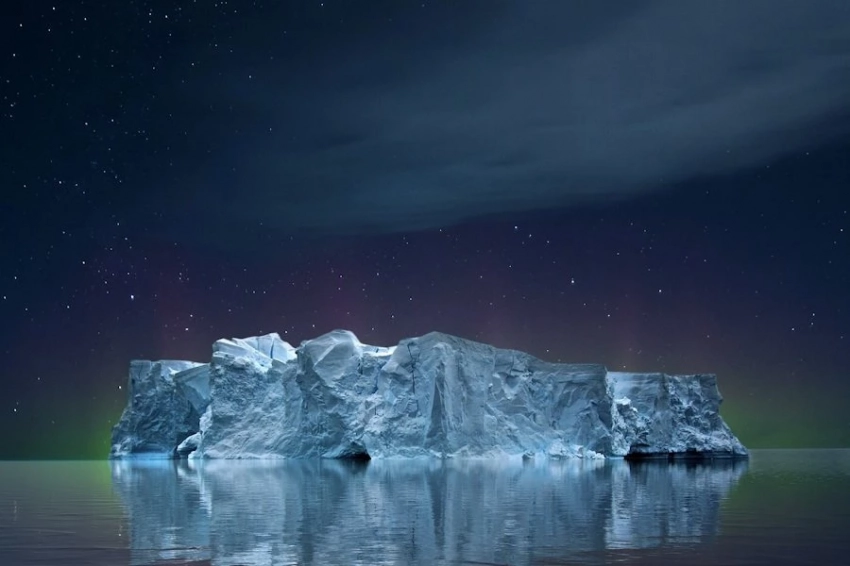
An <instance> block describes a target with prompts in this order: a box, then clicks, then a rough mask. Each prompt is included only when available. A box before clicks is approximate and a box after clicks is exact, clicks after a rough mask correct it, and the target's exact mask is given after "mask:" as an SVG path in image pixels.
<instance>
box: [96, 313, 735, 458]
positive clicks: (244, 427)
mask: <svg viewBox="0 0 850 566" xmlns="http://www.w3.org/2000/svg"><path fill="white" fill-rule="evenodd" d="M721 401H722V398H721V396H720V392H719V391H718V389H717V380H716V378H715V376H714V375H709V374H699V375H667V374H663V373H625V372H609V371H607V370H606V369H605V367H604V366H602V365H596V364H561V363H550V362H545V361H542V360H540V359H537V358H535V357H533V356H531V355H529V354H526V353H523V352H519V351H515V350H504V349H500V348H495V347H493V346H490V345H487V344H482V343H479V342H473V341H471V340H465V339H463V338H458V337H456V336H450V335H447V334H442V333H439V332H431V333H429V334H426V335H424V336H421V337H417V338H409V339H405V340H402V341H401V342H400V343H399V344H398V345H397V346H393V347H389V348H385V347H378V346H368V345H366V344H362V343H361V342H360V341H359V340H358V339H357V337H356V336H355V335H354V334H353V333H351V332H349V331H346V330H335V331H333V332H329V333H328V334H325V335H323V336H319V337H318V338H315V339H313V340H307V341H305V342H303V343H302V344H301V345H300V346H299V347H298V348H295V347H293V346H291V345H290V344H288V343H286V342H284V341H283V340H281V338H280V336H278V335H277V334H268V335H265V336H259V337H252V338H246V339H233V340H218V341H217V342H216V343H215V344H214V345H213V355H212V360H211V361H210V362H209V363H206V364H200V363H193V362H180V361H160V362H149V361H133V362H131V364H130V383H129V402H128V404H127V407H126V408H125V410H124V414H123V415H122V417H121V420H120V421H119V423H118V424H117V425H116V426H115V428H114V429H113V434H112V448H111V452H110V456H111V457H113V458H122V457H131V456H132V457H140V456H148V457H160V458H161V457H167V458H175V457H191V458H198V457H206V458H302V457H320V458H376V457H377V458H382V457H393V456H401V457H417V456H428V457H504V456H517V457H544V458H570V457H584V458H601V457H605V456H615V457H616V456H619V457H623V456H625V457H657V456H664V457H675V456H679V455H682V456H699V457H723V456H726V457H739V456H746V455H747V450H746V449H745V448H744V446H743V445H742V444H741V442H740V441H739V440H738V439H737V438H736V437H735V435H734V434H732V431H731V430H730V429H729V427H728V426H727V425H726V423H725V422H723V419H722V418H721V417H720V414H719V408H720V403H721Z"/></svg>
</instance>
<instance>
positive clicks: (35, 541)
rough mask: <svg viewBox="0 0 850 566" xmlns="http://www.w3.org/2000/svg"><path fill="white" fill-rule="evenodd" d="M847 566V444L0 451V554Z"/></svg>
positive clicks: (76, 559) (117, 561)
mask: <svg viewBox="0 0 850 566" xmlns="http://www.w3.org/2000/svg"><path fill="white" fill-rule="evenodd" d="M35 564H40V565H41V564H52V565H53V564H55V565H67V566H72V565H80V564H91V565H110V566H114V565H123V564H132V565H152V564H162V565H165V564H168V565H172V566H175V565H188V564H192V565H196V566H201V565H227V566H233V565H240V564H244V565H284V564H317V565H319V564H321V565H326V564H345V565H352V564H369V565H373V564H375V565H377V564H423V565H425V564H428V565H430V564H477V565H482V564H485V565H486V564H516V565H531V564H570V565H576V564H647V565H648V564H688V565H703V564H733V565H734V564H741V565H743V564H770V565H781V564H818V565H820V564H850V450H755V451H753V453H752V457H751V458H750V459H749V461H738V462H729V461H719V462H717V461H716V462H713V463H705V464H668V463H666V462H656V463H643V464H630V463H628V462H624V461H605V462H597V461H563V462H552V463H548V462H547V463H511V462H499V461H449V462H438V461H414V462H411V461H372V462H368V463H346V462H338V461H298V462H268V461H266V462H250V461H236V462H232V461H231V462H205V463H203V465H201V464H198V465H189V464H187V463H186V462H182V463H175V462H163V461H158V462H153V461H147V462H136V463H131V462H107V461H97V462H0V565H3V566H26V565H35Z"/></svg>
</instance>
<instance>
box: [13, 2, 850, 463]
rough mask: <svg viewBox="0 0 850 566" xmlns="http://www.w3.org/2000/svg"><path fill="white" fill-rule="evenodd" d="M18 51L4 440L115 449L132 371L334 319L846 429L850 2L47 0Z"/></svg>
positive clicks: (766, 436) (755, 421) (297, 338)
mask: <svg viewBox="0 0 850 566" xmlns="http://www.w3.org/2000/svg"><path fill="white" fill-rule="evenodd" d="M0 46H2V47H1V48H0V143H2V152H1V153H0V182H2V201H0V202H2V207H0V254H2V255H0V322H2V324H0V347H2V354H3V362H2V366H1V367H2V369H0V383H2V395H0V427H2V430H3V433H2V436H1V437H0V457H3V458H30V457H103V456H105V455H106V453H107V451H108V437H109V433H110V428H111V425H112V424H114V422H115V421H116V420H117V418H118V416H119V415H120V412H121V410H122V408H123V406H124V404H125V401H126V386H125V383H126V375H127V366H128V363H129V361H130V359H133V358H147V359H160V358H185V359H193V360H198V361H206V360H208V359H209V356H210V350H211V344H212V342H213V341H214V340H216V339H218V338H222V337H232V336H239V337H243V336H249V335H256V334H260V333H267V332H273V331H276V332H279V333H280V334H281V336H282V337H284V339H286V340H288V341H289V342H291V343H293V344H296V345H297V344H298V343H299V342H301V341H302V340H306V339H309V338H313V337H315V336H318V335H319V334H322V333H324V332H327V331H329V330H332V329H334V328H347V329H350V330H353V331H354V332H355V333H356V334H357V335H358V337H359V338H360V339H361V340H362V341H363V342H366V343H373V344H380V345H391V344H395V343H397V342H398V340H400V339H401V338H404V337H409V336H415V335H421V334H424V333H426V332H428V331H431V330H440V331H443V332H448V333H452V334H457V335H460V336H463V337H467V338H472V339H476V340H481V341H485V342H489V343H492V344H494V345H496V346H500V347H513V348H516V349H520V350H525V351H528V352H530V353H532V354H534V355H537V356H539V357H541V358H544V359H547V360H552V361H558V360H560V361H569V362H599V363H604V364H605V365H607V366H608V367H609V368H610V369H623V368H625V369H627V370H636V371H644V370H646V371H649V370H663V371H668V372H714V373H717V374H718V377H719V383H720V388H721V392H722V393H723V394H724V397H725V402H724V405H723V415H724V416H725V417H726V419H727V421H728V422H729V423H730V425H731V426H732V428H733V430H735V432H737V433H738V434H739V436H740V437H741V439H742V441H743V442H744V443H745V444H747V445H748V446H750V447H780V446H850V369H848V368H850V193H849V192H848V187H850V3H848V2H847V1H846V0H835V1H810V2H799V1H793V0H748V1H747V2H700V3H696V2H679V1H671V2H628V3H626V2H616V3H606V2H565V1H560V0H558V1H552V2H545V1H535V2H525V1H522V2H498V1H486V2H485V1H464V2H430V1H426V2H422V1H419V2H401V1H392V2H377V1H369V2H366V1H362V2H359V1H345V2H340V1H332V0H329V1H325V2H319V1H310V2H300V1H292V2H271V1H268V2H260V1H257V2H249V1H244V2H241V1H235V0H234V1H232V2H227V1H221V2H213V1H212V0H209V1H208V0H197V1H192V2H189V1H185V2H174V1H170V2H169V1H148V2H146V1H126V2H112V1H105V0H101V1H98V2H95V1H82V0H63V1H62V2H58V1H57V2H55V3H50V2H44V1H40V0H39V1H35V2H21V3H16V4H15V6H14V7H13V8H12V11H11V12H9V11H6V12H4V15H3V17H2V18H0Z"/></svg>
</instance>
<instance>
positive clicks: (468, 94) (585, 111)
mask: <svg viewBox="0 0 850 566" xmlns="http://www.w3.org/2000/svg"><path fill="white" fill-rule="evenodd" d="M490 5H493V6H495V7H494V8H492V9H490V10H489V11H487V10H486V8H485V7H486V6H490ZM624 6H625V5H623V4H621V3H616V4H609V5H606V6H599V5H598V4H596V3H574V2H551V3H537V2H535V3H525V2H524V3H517V4H515V5H513V4H491V3H488V4H484V5H481V6H478V7H477V9H478V10H479V13H478V14H467V18H466V19H463V20H462V23H461V24H456V25H455V24H453V23H452V21H443V20H437V21H435V20H425V21H424V22H423V23H420V24H417V23H416V21H417V20H416V19H415V18H408V19H407V20H405V19H404V18H399V20H400V21H399V23H398V24H397V25H399V26H400V25H409V26H410V33H408V34H405V33H399V32H398V29H396V28H388V29H389V30H391V31H388V29H384V28H380V29H378V30H373V36H370V37H369V38H366V39H364V38H358V37H356V36H350V37H348V41H337V42H330V43H329V44H328V45H325V46H323V47H321V48H316V49H313V50H312V51H311V50H305V51H304V52H303V53H301V55H303V57H302V58H300V59H298V60H294V59H292V58H290V59H285V60H284V62H281V63H276V64H267V65H264V66H263V67H261V68H260V69H259V70H258V72H257V73H256V74H257V77H258V78H257V79H256V80H254V81H253V82H252V83H251V85H245V84H244V83H245V81H242V80H240V81H236V80H234V81H232V83H230V84H223V83H221V82H220V81H218V82H216V83H215V85H212V84H210V85H208V88H207V90H208V92H209V93H208V94H207V95H205V96H207V97H209V99H210V100H211V101H212V102H214V103H215V104H216V105H217V106H219V107H222V106H223V107H226V106H231V107H233V108H235V111H234V113H233V117H232V120H234V123H236V124H238V123H239V121H240V120H244V122H243V125H244V127H245V128H246V129H247V130H251V128H252V127H253V128H254V129H255V130H256V131H258V132H259V131H260V130H261V126H264V125H266V124H270V125H271V129H272V133H270V134H268V135H256V136H255V137H254V138H246V137H245V136H243V137H241V138H239V139H238V140H231V141H229V142H227V141H224V140H222V144H223V149H222V150H221V151H220V152H219V154H218V157H217V158H218V159H220V160H225V161H228V162H232V163H234V164H235V169H236V170H235V172H233V173H229V174H228V175H224V176H222V175H218V174H204V173H200V174H198V175H194V176H192V178H191V179H188V180H187V182H188V183H191V184H193V186H195V187H196V190H197V193H196V194H195V196H194V198H195V199H203V200H207V199H208V200H210V201H212V202H217V203H219V204H220V205H221V206H220V210H221V211H222V212H223V213H226V215H227V216H228V217H229V218H234V217H235V218H241V219H242V220H243V221H252V222H253V221H262V222H264V223H265V224H266V225H276V226H280V227H281V228H283V229H286V230H299V229H307V230H318V231H343V232H345V231H358V230H380V231H396V230H406V229H411V228H414V229H415V228H427V227H435V226H442V225H447V224H451V223H453V222H458V221H461V220H464V219H469V218H474V217H477V216H481V215H486V214H493V213H505V212H510V211H527V210H535V209H541V208H548V207H562V206H569V205H571V204H573V203H576V202H584V201H586V200H588V199H612V198H628V197H631V196H635V195H639V194H644V193H646V192H649V191H653V190H657V189H659V188H663V187H669V186H671V185H672V184H675V183H678V182H682V181H686V180H688V179H690V178H693V177H696V176H702V175H711V174H724V173H730V172H734V171H736V170H739V169H741V168H745V167H750V166H755V165H759V164H764V163H767V162H769V161H770V160H772V159H775V158H777V157H778V156H781V155H784V154H787V153H789V152H793V151H797V150H800V149H802V148H808V147H812V146H815V145H817V144H819V143H823V142H825V141H828V140H829V139H830V138H831V137H834V136H838V135H842V134H846V133H847V131H846V128H845V126H846V123H844V122H839V121H837V120H835V118H836V117H838V116H841V114H842V112H844V111H845V110H846V105H847V101H848V100H850V8H848V6H847V3H846V2H844V1H843V0H838V1H834V2H826V1H823V2H798V1H796V0H750V1H748V2H678V1H671V2H651V3H647V2H644V3H632V4H631V5H630V6H629V7H628V8H624ZM618 10H620V11H619V12H618ZM352 37H354V39H357V41H355V40H354V39H352ZM240 72H241V71H240ZM234 73H236V71H234ZM243 74H244V73H243ZM210 81H211V82H212V81H213V79H210Z"/></svg>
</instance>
